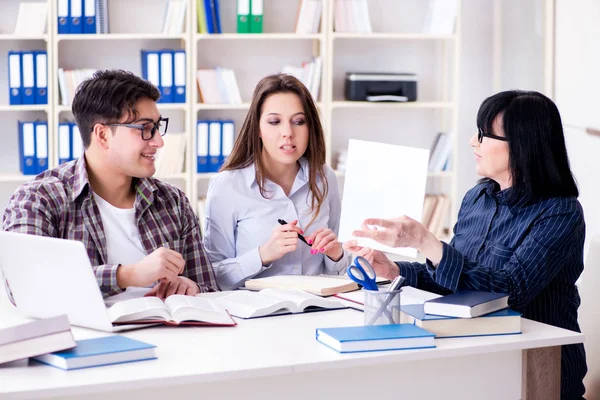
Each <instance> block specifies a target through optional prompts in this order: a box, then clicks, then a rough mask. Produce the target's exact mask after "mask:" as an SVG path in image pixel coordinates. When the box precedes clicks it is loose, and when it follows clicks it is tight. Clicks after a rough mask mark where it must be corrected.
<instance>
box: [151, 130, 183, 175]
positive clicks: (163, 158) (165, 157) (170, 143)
mask: <svg viewBox="0 0 600 400" xmlns="http://www.w3.org/2000/svg"><path fill="white" fill-rule="evenodd" d="M186 139H187V138H186V136H185V134H184V133H171V132H169V134H168V135H165V136H163V140H164V142H165V144H164V146H163V147H162V148H160V149H159V150H158V152H157V154H156V176H158V177H159V178H160V177H164V176H171V175H177V174H180V173H182V172H183V171H184V165H185V164H184V161H185V148H186V144H187V140H186Z"/></svg>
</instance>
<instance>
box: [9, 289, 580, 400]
mask: <svg viewBox="0 0 600 400" xmlns="http://www.w3.org/2000/svg"><path fill="white" fill-rule="evenodd" d="M22 320H23V318H22V317H20V315H19V314H18V312H17V311H16V310H15V309H13V308H12V307H9V306H8V305H7V304H6V302H2V301H0V321H1V323H2V325H3V326H7V325H11V324H14V323H16V322H17V321H22ZM238 322H239V325H238V326H237V327H234V328H170V327H157V328H148V329H142V330H138V331H132V332H128V333H125V335H127V336H129V337H132V338H134V339H139V340H143V341H146V342H149V343H152V344H155V345H157V346H158V348H157V354H158V359H157V360H152V361H143V362H135V363H129V364H119V365H113V366H105V367H97V368H89V369H84V370H75V371H62V370H59V369H56V368H53V367H49V366H45V365H42V364H37V363H35V362H29V363H28V364H27V363H20V364H19V363H16V364H15V365H9V366H0V399H4V398H17V399H21V398H28V399H29V398H52V397H60V398H61V399H64V398H83V396H85V398H86V399H104V398H110V399H127V400H131V399H144V400H148V399H161V400H164V399H170V400H175V399H179V398H181V399H183V398H204V399H212V398H214V399H234V398H235V399H248V398H250V399H253V398H260V399H261V400H263V399H264V400H268V399H327V400H332V399H361V400H364V399H365V398H371V397H373V396H375V395H376V394H379V395H381V394H382V393H383V394H385V397H388V396H390V397H389V398H405V399H442V398H443V399H482V398H485V399H488V400H494V399H502V400H507V399H520V398H521V397H522V395H521V383H522V365H523V364H522V360H523V353H524V352H523V350H526V349H532V348H540V347H549V346H561V345H566V344H572V343H581V342H582V341H583V335H581V334H578V333H575V332H570V331H567V330H564V329H559V328H555V327H552V326H548V325H544V324H540V323H537V322H533V321H529V320H523V334H522V335H509V336H495V337H479V338H462V339H438V340H437V341H436V345H437V348H436V349H425V350H410V351H388V352H371V353H362V354H338V353H337V352H335V351H333V350H330V349H329V348H327V347H325V346H323V345H322V344H320V343H318V342H317V341H316V340H315V329H316V328H321V327H333V326H348V325H360V324H361V323H362V314H361V313H360V312H358V311H355V310H350V309H348V310H338V311H328V312H319V313H311V314H302V315H289V316H279V317H271V318H260V319H254V320H246V321H244V320H241V321H238ZM73 331H74V334H75V338H76V339H84V338H89V337H95V336H102V335H103V333H101V332H96V331H92V330H87V329H80V328H73ZM557 348H558V349H559V347H557Z"/></svg>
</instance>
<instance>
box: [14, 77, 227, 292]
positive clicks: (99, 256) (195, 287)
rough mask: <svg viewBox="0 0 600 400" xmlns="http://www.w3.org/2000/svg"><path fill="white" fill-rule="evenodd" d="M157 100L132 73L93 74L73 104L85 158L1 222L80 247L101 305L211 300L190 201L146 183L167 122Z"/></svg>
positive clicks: (58, 172) (39, 180) (48, 177)
mask: <svg viewBox="0 0 600 400" xmlns="http://www.w3.org/2000/svg"><path fill="white" fill-rule="evenodd" d="M159 97H160V92H159V91H158V89H157V88H156V87H155V86H153V85H152V84H151V83H149V82H147V81H145V80H143V79H141V78H139V77H137V76H135V75H133V74H132V73H129V72H125V71H120V70H107V71H99V72H96V73H95V74H94V76H93V78H91V79H88V80H86V81H85V82H83V83H82V84H81V85H80V86H79V88H78V91H77V93H76V95H75V98H74V100H73V115H74V116H75V120H76V122H77V126H78V127H79V131H80V132H81V139H82V141H83V145H84V148H85V152H84V154H83V155H82V156H81V157H80V158H79V159H78V160H76V161H72V162H69V163H66V164H62V165H60V166H58V167H56V168H54V169H52V170H49V171H46V172H44V173H43V174H41V175H38V176H37V177H36V178H35V179H33V180H32V181H29V182H27V183H25V184H23V185H22V186H21V187H19V188H18V189H17V191H16V192H15V193H14V195H13V196H12V198H11V200H10V202H9V204H8V207H7V209H6V211H5V212H4V216H3V221H2V229H3V230H7V231H14V232H22V233H27V234H32V235H42V236H50V237H56V238H63V239H72V240H79V241H81V242H83V243H84V244H85V246H86V248H87V252H88V256H89V257H90V260H91V262H92V265H93V269H94V272H95V274H96V278H97V280H98V284H99V285H100V289H101V291H102V293H103V295H105V296H108V295H113V294H117V293H120V292H122V291H123V290H124V289H126V288H127V287H129V286H148V285H151V284H153V283H155V282H159V283H158V284H157V285H155V286H154V288H153V289H152V290H151V291H150V293H149V294H151V295H156V296H158V297H161V298H164V297H167V296H170V295H172V294H176V293H177V294H188V295H195V294H197V293H198V292H206V291H214V290H219V288H218V285H217V282H216V279H215V275H214V272H213V269H212V266H211V264H210V261H209V260H208V257H207V256H206V253H205V251H204V248H203V247H202V238H201V234H200V226H199V223H198V218H197V217H196V216H195V214H194V212H193V211H192V208H191V206H190V203H189V200H188V199H187V197H186V196H185V194H184V193H183V192H181V191H180V190H179V189H177V188H175V187H173V186H171V185H168V184H166V183H164V182H161V181H159V180H158V179H155V178H152V175H154V173H155V172H156V167H155V165H154V159H155V155H156V151H157V150H158V149H159V148H161V147H162V146H163V145H164V141H163V139H162V136H163V135H164V134H165V133H166V132H167V126H168V122H169V121H168V119H167V118H162V117H161V115H160V113H159V111H158V108H157V107H156V101H157V100H158V98H159Z"/></svg>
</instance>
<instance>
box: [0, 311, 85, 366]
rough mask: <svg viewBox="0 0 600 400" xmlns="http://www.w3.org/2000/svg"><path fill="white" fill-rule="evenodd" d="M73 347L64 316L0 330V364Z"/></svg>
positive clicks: (68, 326) (67, 321)
mask: <svg viewBox="0 0 600 400" xmlns="http://www.w3.org/2000/svg"><path fill="white" fill-rule="evenodd" d="M72 347H75V340H74V339H73V334H72V333H71V324H70V323H69V319H68V318H67V316H66V315H60V316H58V317H52V318H46V319H40V320H36V321H33V322H28V323H26V324H22V325H17V326H11V327H8V328H4V329H0V364H2V363H5V362H10V361H15V360H20V359H23V358H27V357H33V356H37V355H40V354H45V353H50V352H52V351H58V350H64V349H70V348H72Z"/></svg>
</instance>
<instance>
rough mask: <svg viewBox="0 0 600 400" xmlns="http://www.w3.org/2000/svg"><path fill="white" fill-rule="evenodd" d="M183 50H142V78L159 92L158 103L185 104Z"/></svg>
mask: <svg viewBox="0 0 600 400" xmlns="http://www.w3.org/2000/svg"><path fill="white" fill-rule="evenodd" d="M185 57H186V55H185V50H142V76H143V78H144V79H146V80H147V81H149V82H150V83H152V84H153V85H154V86H156V87H157V88H158V89H159V90H160V99H159V100H158V102H159V103H185V95H186V90H185V85H186V72H185V71H186V68H185Z"/></svg>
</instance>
